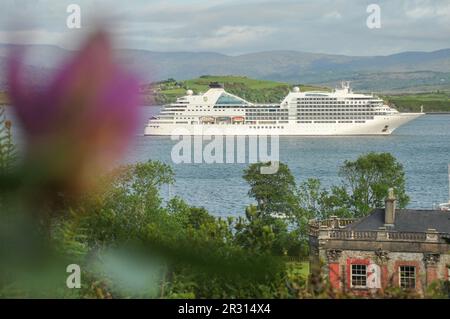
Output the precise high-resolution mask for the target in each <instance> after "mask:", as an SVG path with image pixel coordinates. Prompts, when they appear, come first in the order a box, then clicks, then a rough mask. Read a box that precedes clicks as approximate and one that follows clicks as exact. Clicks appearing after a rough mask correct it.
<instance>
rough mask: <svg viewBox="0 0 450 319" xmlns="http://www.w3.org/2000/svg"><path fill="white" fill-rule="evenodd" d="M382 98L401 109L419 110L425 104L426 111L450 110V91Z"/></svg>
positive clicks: (408, 110)
mask: <svg viewBox="0 0 450 319" xmlns="http://www.w3.org/2000/svg"><path fill="white" fill-rule="evenodd" d="M382 98H383V99H384V100H385V101H386V102H387V103H388V104H390V105H393V106H394V107H396V108H397V109H398V110H399V111H404V112H419V111H420V106H421V105H423V110H424V112H450V92H439V91H437V92H429V93H415V94H399V95H387V96H383V97H382Z"/></svg>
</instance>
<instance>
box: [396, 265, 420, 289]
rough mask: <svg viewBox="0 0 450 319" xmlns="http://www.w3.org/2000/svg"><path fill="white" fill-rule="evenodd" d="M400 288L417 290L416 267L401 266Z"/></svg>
mask: <svg viewBox="0 0 450 319" xmlns="http://www.w3.org/2000/svg"><path fill="white" fill-rule="evenodd" d="M399 273H400V276H399V279H400V287H401V288H404V289H414V288H416V267H414V266H400V269H399Z"/></svg>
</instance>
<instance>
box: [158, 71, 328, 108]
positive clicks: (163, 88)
mask: <svg viewBox="0 0 450 319" xmlns="http://www.w3.org/2000/svg"><path fill="white" fill-rule="evenodd" d="M210 82H219V83H222V84H224V85H225V89H226V90H227V91H228V92H230V93H232V94H235V95H238V96H240V97H242V98H243V99H246V100H248V101H251V102H256V103H278V102H280V101H281V100H282V99H283V98H284V97H285V96H286V94H288V92H289V90H290V88H291V87H292V85H291V84H288V83H283V82H274V81H268V80H256V79H251V78H248V77H245V76H231V75H230V76H212V75H203V76H201V77H199V78H197V79H192V80H186V81H180V82H177V81H175V80H173V79H169V80H167V81H163V82H159V83H156V84H155V85H153V88H154V89H155V90H156V91H157V93H156V94H155V102H156V103H157V104H166V103H171V102H174V101H175V100H176V98H177V97H180V96H183V95H184V94H185V91H186V90H187V89H190V90H193V91H194V92H195V93H200V92H206V91H207V90H208V87H209V84H210ZM298 86H299V87H300V89H301V90H305V91H306V90H308V91H318V90H321V91H329V89H328V88H325V87H317V86H305V85H298Z"/></svg>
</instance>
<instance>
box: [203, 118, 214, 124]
mask: <svg viewBox="0 0 450 319" xmlns="http://www.w3.org/2000/svg"><path fill="white" fill-rule="evenodd" d="M215 121H216V120H215V119H214V117H212V116H202V117H201V118H200V122H201V123H203V124H214V122H215Z"/></svg>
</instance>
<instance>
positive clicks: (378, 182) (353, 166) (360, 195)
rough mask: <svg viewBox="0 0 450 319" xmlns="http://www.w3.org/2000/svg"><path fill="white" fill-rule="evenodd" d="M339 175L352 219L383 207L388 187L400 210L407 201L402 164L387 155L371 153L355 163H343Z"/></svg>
mask: <svg viewBox="0 0 450 319" xmlns="http://www.w3.org/2000/svg"><path fill="white" fill-rule="evenodd" d="M339 175H340V176H341V177H342V181H343V185H344V187H345V190H346V192H347V193H348V194H349V196H350V197H349V198H348V199H347V200H349V203H348V204H349V206H350V207H351V210H352V211H353V214H354V215H355V216H356V217H360V216H365V215H367V214H368V213H370V211H371V210H372V209H373V208H379V207H384V199H385V197H386V196H387V193H388V189H389V188H391V187H392V188H393V189H394V193H395V196H396V198H397V202H398V206H399V207H400V208H404V207H405V206H406V205H407V204H408V202H409V197H408V195H407V194H406V190H405V172H404V170H403V165H402V164H400V163H399V162H398V161H397V160H396V159H395V157H393V156H392V155H391V154H389V153H373V152H372V153H368V154H366V155H362V156H360V157H359V158H358V159H357V160H355V161H345V163H344V165H343V166H342V167H341V169H340V171H339ZM342 193H343V194H345V193H344V192H342Z"/></svg>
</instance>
